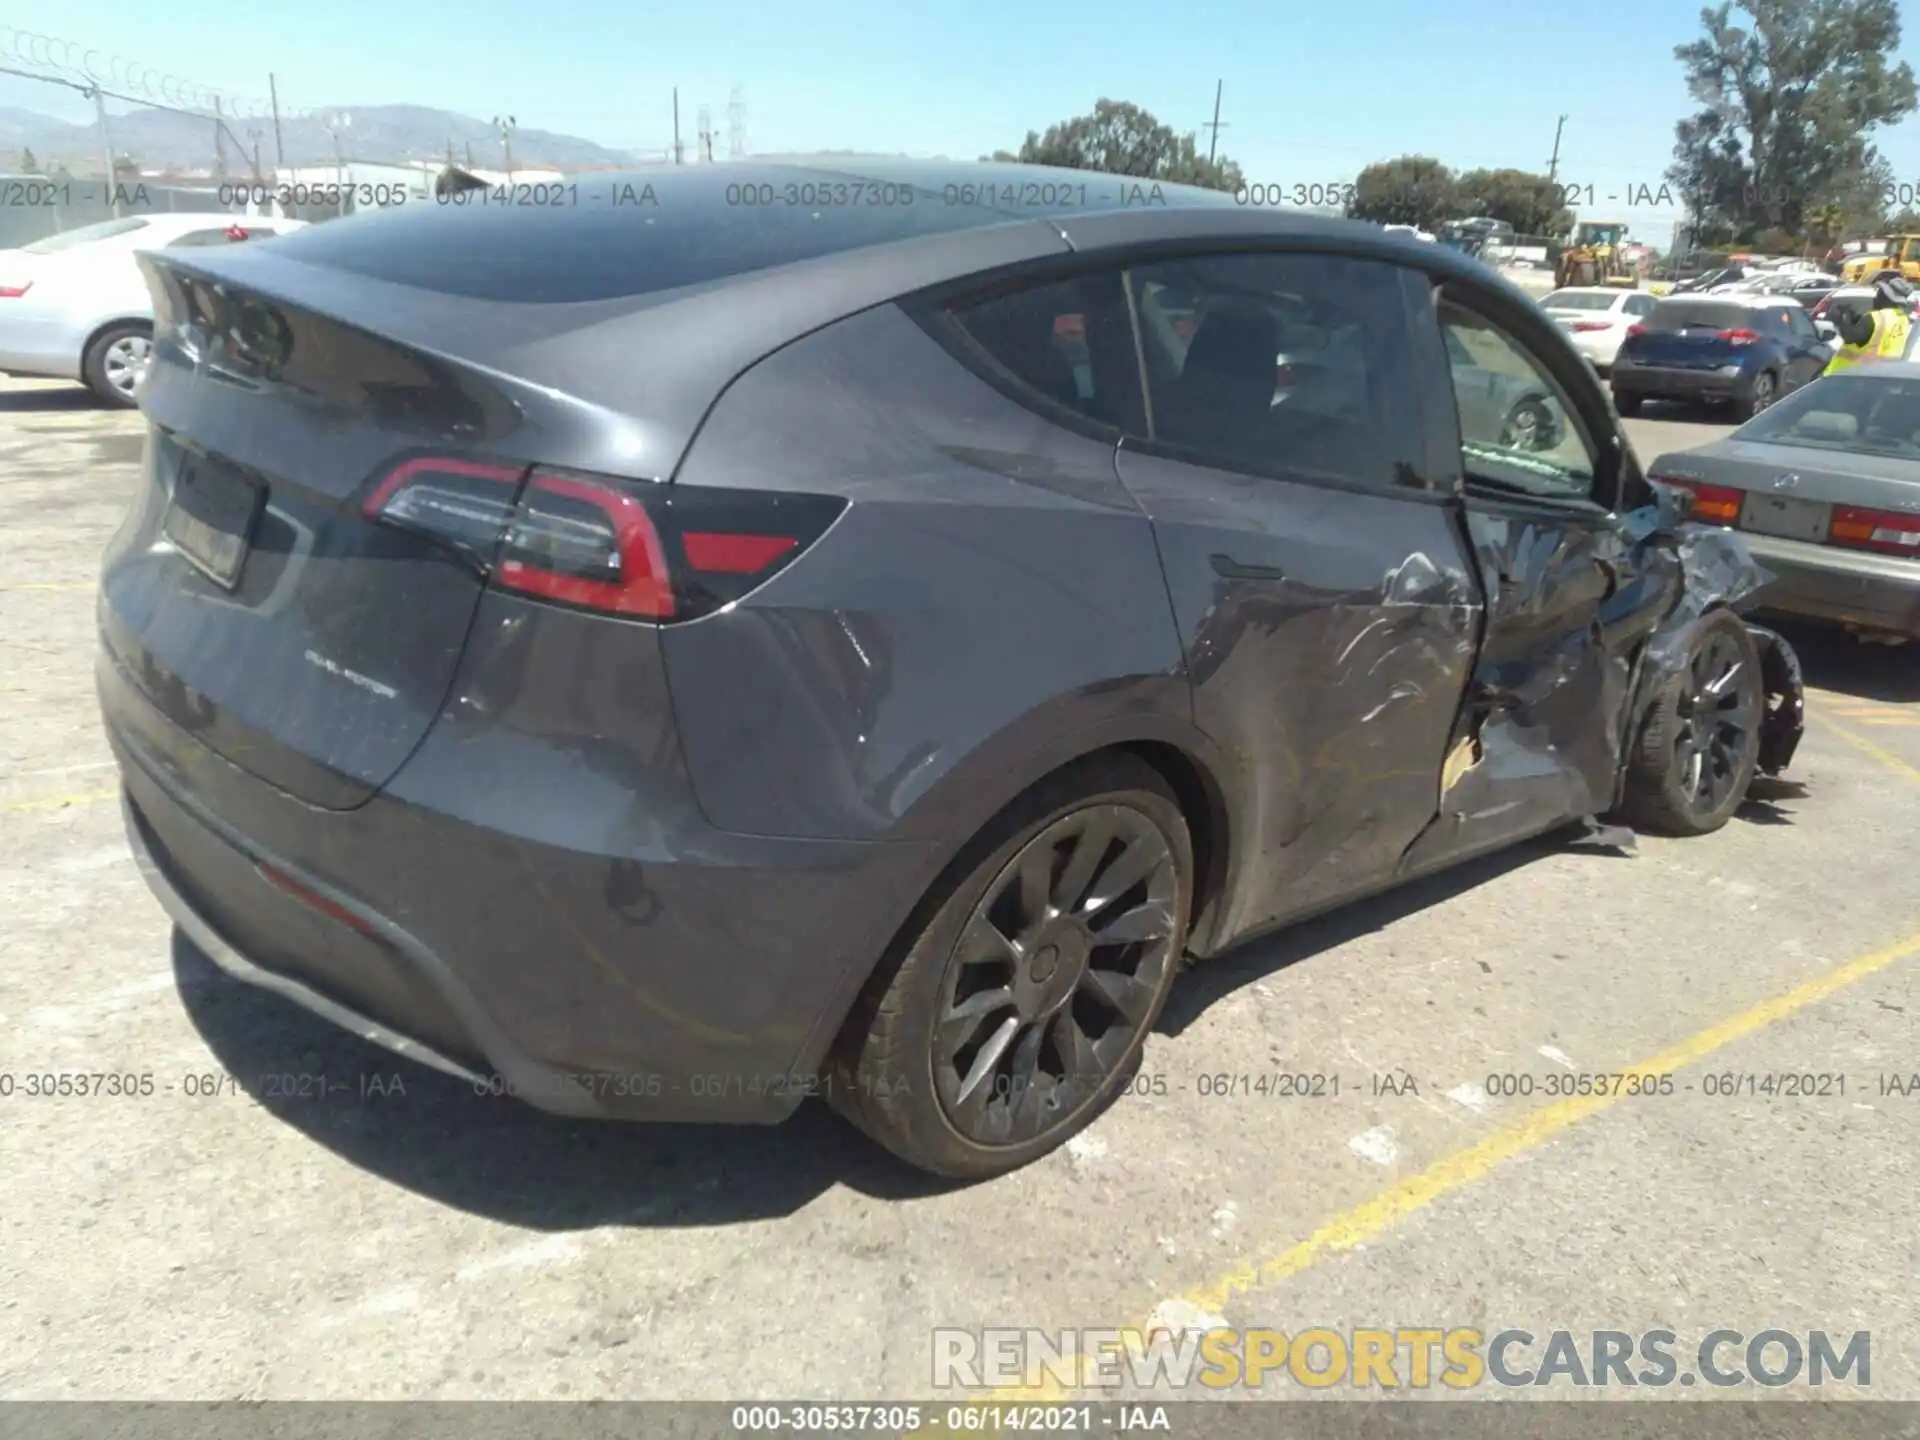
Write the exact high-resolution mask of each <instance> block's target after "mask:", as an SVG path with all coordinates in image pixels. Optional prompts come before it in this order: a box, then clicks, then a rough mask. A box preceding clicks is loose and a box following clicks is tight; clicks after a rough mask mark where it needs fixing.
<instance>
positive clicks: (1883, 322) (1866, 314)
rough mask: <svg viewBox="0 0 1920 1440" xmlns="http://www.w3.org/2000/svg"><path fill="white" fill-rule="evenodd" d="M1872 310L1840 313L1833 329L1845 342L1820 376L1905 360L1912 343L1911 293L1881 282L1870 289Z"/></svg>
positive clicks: (1891, 283)
mask: <svg viewBox="0 0 1920 1440" xmlns="http://www.w3.org/2000/svg"><path fill="white" fill-rule="evenodd" d="M1873 292H1874V293H1873V306H1872V308H1871V309H1868V310H1855V309H1853V308H1852V307H1851V306H1849V307H1848V308H1847V309H1845V310H1842V311H1841V312H1840V317H1839V319H1838V320H1836V321H1835V322H1834V328H1835V329H1836V330H1838V331H1839V332H1840V339H1841V340H1842V341H1843V342H1844V343H1843V344H1842V345H1841V346H1840V348H1839V349H1838V350H1836V351H1834V352H1833V358H1832V359H1831V360H1829V361H1828V362H1827V368H1826V369H1825V370H1822V371H1821V372H1820V373H1821V374H1822V375H1837V374H1839V373H1840V372H1841V371H1842V370H1846V369H1848V368H1850V367H1851V366H1854V365H1860V364H1864V363H1866V362H1869V361H1874V360H1904V359H1905V358H1906V354H1907V347H1908V345H1909V344H1910V343H1911V342H1912V341H1913V339H1914V335H1915V326H1914V323H1913V291H1912V290H1911V289H1910V288H1909V287H1908V286H1906V285H1904V284H1898V283H1896V282H1894V281H1891V280H1882V281H1880V282H1879V283H1877V284H1876V285H1875V286H1874V287H1873Z"/></svg>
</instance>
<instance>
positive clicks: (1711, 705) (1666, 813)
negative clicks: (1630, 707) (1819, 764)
mask: <svg viewBox="0 0 1920 1440" xmlns="http://www.w3.org/2000/svg"><path fill="white" fill-rule="evenodd" d="M1765 712H1766V694H1765V689H1764V685H1763V682H1762V677H1761V674H1760V652H1759V651H1758V650H1757V649H1756V648H1755V646H1754V643H1753V637H1752V636H1751V635H1749V634H1748V633H1747V627H1746V626H1745V625H1744V624H1742V623H1741V620H1740V617H1739V616H1737V615H1735V614H1734V613H1733V612H1732V611H1729V610H1710V611H1708V612H1707V613H1706V614H1705V615H1702V616H1701V617H1700V618H1699V619H1698V620H1696V621H1694V623H1693V625H1692V627H1691V629H1690V631H1689V633H1688V636H1687V648H1686V663H1685V665H1683V666H1682V667H1681V669H1680V670H1679V671H1678V672H1677V673H1675V674H1672V675H1668V676H1666V677H1665V678H1664V679H1662V680H1661V681H1660V684H1659V686H1658V688H1657V689H1656V690H1655V692H1654V696H1653V700H1652V703H1651V704H1650V705H1649V706H1648V709H1647V718H1646V721H1645V723H1644V724H1643V725H1642V726H1641V730H1640V737H1639V739H1638V741H1637V742H1636V743H1635V745H1634V747H1633V752H1632V754H1631V755H1630V756H1629V757H1628V761H1627V785H1626V796H1625V799H1624V801H1623V802H1622V805H1621V812H1622V814H1623V815H1624V817H1625V818H1626V819H1627V821H1628V822H1629V823H1630V824H1632V825H1633V826H1634V827H1635V828H1637V829H1642V830H1648V831H1651V832H1653V833H1656V834H1662V835H1706V834H1710V833H1711V832H1713V831H1715V830H1718V829H1719V828H1720V827H1721V826H1723V825H1725V824H1726V823H1727V821H1728V820H1730V819H1732V818H1733V812H1734V811H1736V810H1738V809H1739V808H1740V803H1741V801H1743V800H1745V799H1746V795H1747V786H1748V784H1749V783H1751V781H1752V780H1753V773H1754V769H1755V767H1756V766H1757V765H1758V763H1759V758H1760V721H1761V718H1762V717H1763V715H1764V714H1765Z"/></svg>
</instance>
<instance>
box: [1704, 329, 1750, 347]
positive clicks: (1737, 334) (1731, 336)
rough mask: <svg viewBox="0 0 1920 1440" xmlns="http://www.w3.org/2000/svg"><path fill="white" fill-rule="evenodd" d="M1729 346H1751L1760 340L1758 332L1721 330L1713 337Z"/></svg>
mask: <svg viewBox="0 0 1920 1440" xmlns="http://www.w3.org/2000/svg"><path fill="white" fill-rule="evenodd" d="M1715 338H1716V339H1720V340H1725V341H1726V342H1727V343H1728V344H1730V345H1751V344H1752V343H1753V342H1754V341H1756V340H1758V339H1759V338H1760V332H1759V331H1758V330H1722V331H1719V332H1718V333H1717V335H1716V337H1715Z"/></svg>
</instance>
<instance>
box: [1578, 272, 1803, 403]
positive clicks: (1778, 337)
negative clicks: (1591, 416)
mask: <svg viewBox="0 0 1920 1440" xmlns="http://www.w3.org/2000/svg"><path fill="white" fill-rule="evenodd" d="M1832 354H1833V352H1832V351H1831V350H1830V349H1829V348H1828V347H1827V344H1826V342H1825V341H1824V340H1822V339H1821V338H1820V334H1819V332H1818V331H1816V330H1815V329H1814V328H1813V318H1812V317H1811V316H1810V315H1808V314H1807V312H1806V310H1805V309H1804V308H1803V307H1802V306H1800V305H1799V304H1797V303H1795V302H1793V301H1790V300H1782V299H1780V298H1779V297H1778V296H1760V295H1682V296H1674V297H1671V298H1669V299H1666V300H1662V301H1661V302H1660V304H1659V305H1658V306H1656V307H1655V308H1654V312H1653V313H1652V314H1651V315H1649V316H1648V317H1647V318H1646V320H1645V322H1644V323H1642V324H1639V325H1635V326H1634V327H1633V328H1632V329H1631V330H1629V331H1627V338H1626V339H1624V340H1622V341H1621V342H1620V353H1619V354H1618V355H1617V356H1615V357H1614V362H1613V375H1612V385H1613V404H1614V408H1615V409H1616V410H1618V411H1619V412H1620V414H1622V415H1632V414H1634V413H1635V412H1637V411H1638V410H1639V409H1640V406H1641V404H1642V403H1643V402H1644V401H1647V400H1695V401H1713V402H1718V403H1730V404H1731V405H1732V406H1733V409H1734V414H1735V416H1736V418H1738V419H1741V420H1746V419H1749V418H1751V417H1752V416H1754V415H1756V414H1758V413H1759V412H1760V411H1762V410H1764V409H1766V408H1767V406H1769V405H1771V404H1772V403H1773V402H1774V401H1775V400H1778V399H1779V398H1780V397H1781V396H1782V395H1785V394H1787V393H1789V392H1790V391H1794V390H1798V389H1799V388H1800V387H1801V386H1802V385H1805V384H1806V383H1807V382H1808V381H1810V380H1817V379H1819V378H1820V374H1821V372H1822V371H1824V370H1825V369H1826V368H1827V361H1828V359H1829V358H1831V356H1832Z"/></svg>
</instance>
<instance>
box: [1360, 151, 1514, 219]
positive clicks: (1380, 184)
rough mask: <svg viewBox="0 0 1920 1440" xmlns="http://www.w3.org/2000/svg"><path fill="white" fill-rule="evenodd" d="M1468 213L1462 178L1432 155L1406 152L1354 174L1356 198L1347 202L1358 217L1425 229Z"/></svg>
mask: <svg viewBox="0 0 1920 1440" xmlns="http://www.w3.org/2000/svg"><path fill="white" fill-rule="evenodd" d="M1465 213H1466V212H1465V211H1463V210H1461V209H1460V195H1459V180H1458V178H1457V177H1456V176H1455V175H1454V173H1453V171H1451V170H1449V169H1448V168H1447V167H1446V166H1444V165H1442V164H1441V163H1440V162H1439V161H1438V160H1435V159H1434V158H1433V157H1432V156H1430V155H1402V156H1400V157H1399V158H1398V159H1396V160H1382V161H1380V162H1378V163H1377V164H1373V165H1369V166H1367V168H1366V169H1364V170H1362V171H1361V172H1360V173H1359V174H1358V175H1357V176H1355V177H1354V182H1353V199H1351V200H1349V201H1348V202H1347V214H1348V215H1349V216H1350V217H1351V218H1353V219H1355V220H1372V221H1374V222H1375V223H1376V224H1380V225H1418V226H1419V227H1420V228H1421V229H1423V230H1431V229H1433V228H1434V227H1435V226H1436V225H1438V224H1440V222H1441V221H1443V220H1450V219H1453V218H1455V217H1456V216H1458V215H1462V214H1465ZM1516 228H1518V227H1516Z"/></svg>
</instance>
